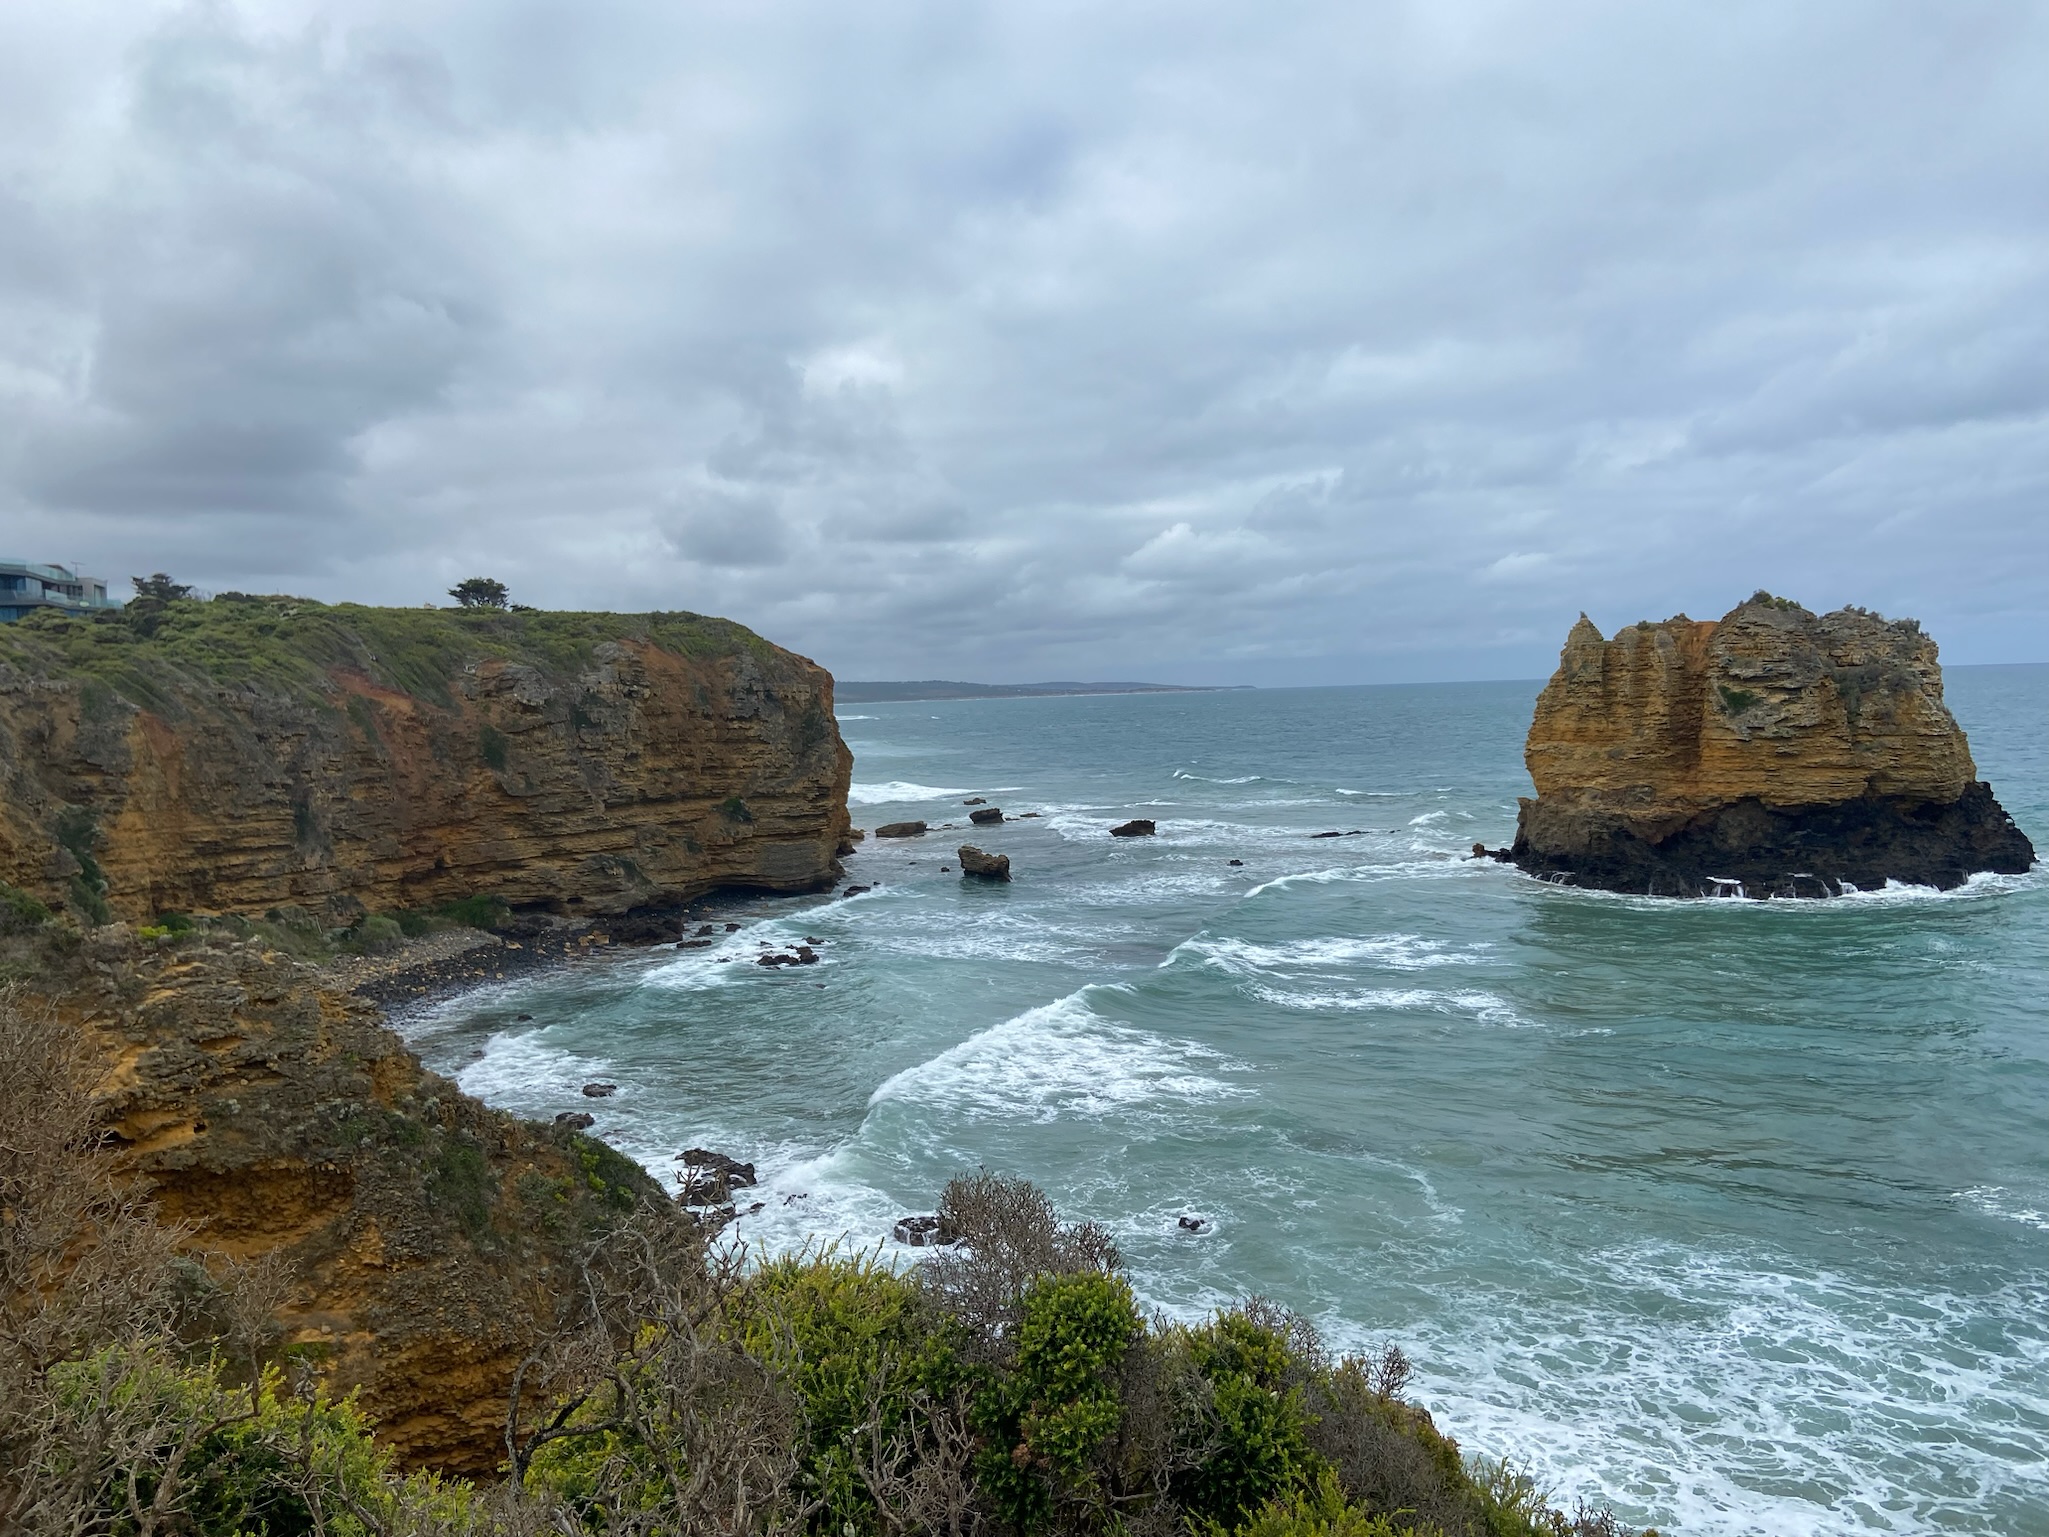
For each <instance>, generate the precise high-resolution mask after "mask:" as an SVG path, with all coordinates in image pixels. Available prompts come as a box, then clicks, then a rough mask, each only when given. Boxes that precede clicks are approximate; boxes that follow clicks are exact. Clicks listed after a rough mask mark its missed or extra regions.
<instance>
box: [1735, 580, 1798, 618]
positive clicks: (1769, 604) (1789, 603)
mask: <svg viewBox="0 0 2049 1537" xmlns="http://www.w3.org/2000/svg"><path fill="white" fill-rule="evenodd" d="M1743 601H1744V603H1745V604H1746V605H1749V604H1756V605H1757V606H1759V607H1761V608H1776V609H1780V610H1782V611H1784V612H1786V613H1789V614H1804V613H1806V612H1807V609H1806V606H1805V605H1804V604H1800V603H1795V602H1794V601H1793V600H1792V599H1791V598H1779V597H1774V596H1773V595H1772V594H1771V593H1768V592H1766V591H1765V590H1764V589H1763V588H1762V587H1760V588H1758V589H1757V591H1756V592H1753V593H1752V594H1751V595H1750V596H1749V597H1748V598H1746V599H1744V600H1743Z"/></svg>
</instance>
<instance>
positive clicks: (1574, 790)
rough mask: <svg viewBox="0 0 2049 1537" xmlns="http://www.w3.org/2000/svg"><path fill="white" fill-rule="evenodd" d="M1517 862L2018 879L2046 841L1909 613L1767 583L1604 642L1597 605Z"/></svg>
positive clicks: (1845, 882)
mask: <svg viewBox="0 0 2049 1537" xmlns="http://www.w3.org/2000/svg"><path fill="white" fill-rule="evenodd" d="M1523 761H1524V762H1525V763H1526V764H1527V765H1528V767H1529V771H1530V778H1531V779H1532V780H1533V781H1534V782H1535V784H1536V787H1537V795H1536V798H1535V799H1534V800H1529V799H1525V800H1524V801H1523V802H1522V811H1521V815H1520V816H1519V817H1518V818H1517V821H1516V837H1515V846H1514V848H1513V850H1512V851H1511V857H1512V858H1513V859H1514V861H1515V863H1516V864H1517V865H1518V866H1520V867H1521V868H1522V869H1524V870H1526V871H1528V872H1529V873H1530V874H1532V875H1538V876H1542V877H1545V878H1547V879H1551V880H1557V881H1563V882H1567V883H1570V884H1573V885H1579V886H1593V887H1599V888H1601V889H1604V890H1608V891H1625V892H1635V893H1641V894H1648V895H1652V896H1675V897H1677V896H1687V897H1691V896H1714V895H1737V894H1741V895H1745V896H1751V897H1772V896H1809V897H1819V896H1831V895H1837V894H1839V893H1841V892H1842V891H1843V890H1844V889H1845V888H1847V887H1855V888H1858V889H1870V888H1873V887H1877V886H1882V885H1883V884H1884V883H1885V882H1886V881H1888V880H1895V881H1903V882H1908V883H1911V884H1915V885H1927V886H1937V887H1942V888H1944V889H1947V888H1950V887H1954V886H1959V885H1961V884H1963V882H1964V881H1965V879H1966V878H1968V877H1969V876H1971V875H1972V874H1975V873H1977V872H1979V871H1995V872H1999V873H2002V874H2019V873H2021V872H2023V871H2025V870H2027V869H2028V867H2029V866H2030V865H2031V864H2033V863H2034V858H2035V850H2034V847H2033V845H2032V844H2030V843H2029V842H2028V839H2027V837H2026V836H2025V835H2024V834H2023V833H2022V832H2021V830H2020V829H2019V828H2018V827H2016V826H2015V825H2014V822H2013V819H2012V818H2011V817H2009V816H2008V815H2007V814H2006V811H2005V809H2004V808H2002V807H2001V806H2000V804H1999V802H1998V801H1996V800H1994V799H1993V796H1992V787H1991V786H1990V785H1988V784H1985V783H1984V782H1983V781H1981V780H1980V779H1979V778H1978V771H1977V767H1976V765H1975V764H1974V763H1973V762H1972V761H1971V749H1970V744H1969V743H1968V742H1966V741H1965V739H1964V733H1963V731H1962V730H1961V729H1960V728H1959V727H1958V726H1957V723H1956V721H1955V720H1954V719H1953V718H1952V717H1951V715H1950V713H1949V709H1948V707H1947V706H1945V705H1944V704H1943V702H1942V669H1941V667H1940V666H1939V665H1938V663H1937V661H1936V647H1935V642H1934V641H1933V640H1931V639H1930V638H1929V637H1928V636H1926V635H1924V634H1922V632H1921V627H1920V625H1919V623H1918V622H1916V621H1915V620H1912V619H1896V620H1887V619H1884V618H1882V617H1880V616H1879V615H1877V614H1874V613H1870V612H1867V611H1866V610H1864V609H1859V608H1844V609H1838V610H1836V611H1835V612H1834V613H1831V614H1823V615H1819V616H1817V615H1815V614H1812V613H1810V612H1809V611H1808V610H1806V609H1804V608H1802V607H1801V606H1800V605H1799V604H1797V603H1794V602H1790V601H1788V600H1787V599H1784V598H1775V597H1773V596H1771V595H1770V594H1769V593H1763V592H1760V593H1758V594H1757V595H1756V596H1755V597H1753V598H1751V599H1750V600H1749V601H1748V602H1745V603H1742V604H1739V605H1738V606H1737V607H1736V608H1734V609H1732V610H1731V611H1730V612H1729V613H1727V614H1725V615H1724V616H1723V617H1722V618H1721V619H1719V620H1702V621H1696V620H1692V619H1689V618H1687V617H1686V616H1685V615H1684V614H1681V615H1678V616H1677V617H1675V618H1672V619H1668V620H1666V621H1665V622H1664V623H1662V624H1650V623H1642V624H1633V625H1630V626H1628V627H1627V628H1626V629H1623V630H1620V631H1618V632H1617V633H1616V635H1615V638H1614V639H1613V640H1603V639H1602V638H1601V632H1600V631H1599V630H1598V629H1596V628H1595V627H1594V625H1593V624H1592V623H1591V622H1590V621H1589V620H1588V619H1587V617H1586V616H1585V615H1584V614H1582V615H1581V616H1580V620H1579V623H1578V624H1576V625H1574V626H1573V628H1572V633H1571V634H1570V635H1569V636H1567V637H1566V641H1565V650H1564V652H1563V654H1562V655H1561V656H1560V658H1559V662H1558V671H1557V672H1556V673H1554V674H1553V675H1552V677H1551V681H1550V683H1549V684H1548V685H1547V686H1546V687H1545V689H1544V692H1543V693H1542V694H1541V695H1539V696H1538V699H1537V708H1536V713H1535V716H1534V718H1533V719H1532V720H1531V722H1530V734H1529V739H1528V742H1527V743H1526V745H1525V747H1524V750H1523Z"/></svg>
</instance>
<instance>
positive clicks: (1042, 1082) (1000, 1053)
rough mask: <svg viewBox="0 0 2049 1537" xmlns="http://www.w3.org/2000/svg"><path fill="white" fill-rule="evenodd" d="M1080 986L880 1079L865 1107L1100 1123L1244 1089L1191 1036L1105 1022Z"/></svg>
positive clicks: (1227, 1063) (1225, 1064)
mask: <svg viewBox="0 0 2049 1537" xmlns="http://www.w3.org/2000/svg"><path fill="white" fill-rule="evenodd" d="M1096 991H1100V989H1097V988H1093V987H1085V988H1082V989H1081V990H1080V991H1078V992H1074V993H1070V994H1068V995H1067V996H1066V997H1065V998H1062V999H1060V1000H1058V1001H1057V1002H1054V1003H1049V1004H1044V1005H1042V1006H1040V1007H1039V1008H1036V1009H1028V1010H1026V1011H1025V1012H1024V1013H1022V1014H1020V1015H1018V1016H1017V1017H1016V1018H1014V1019H1008V1020H1005V1021H1004V1022H1003V1023H1002V1024H1000V1025H993V1026H991V1027H990V1028H989V1029H987V1030H984V1031H982V1032H981V1033H979V1034H977V1035H972V1036H969V1037H968V1038H967V1039H966V1040H965V1041H962V1042H961V1043H960V1044H959V1045H957V1046H953V1047H950V1048H949V1049H947V1050H946V1051H943V1052H941V1053H940V1054H939V1055H938V1056H936V1057H933V1058H931V1059H930V1060H928V1061H925V1062H920V1063H919V1064H918V1065H917V1066H916V1067H908V1068H905V1069H904V1070H903V1071H902V1072H900V1073H898V1074H896V1075H895V1076H894V1077H892V1078H890V1079H888V1080H887V1081H886V1082H884V1083H883V1084H882V1085H881V1086H880V1087H879V1088H877V1089H876V1090H875V1092H874V1093H873V1094H872V1095H870V1096H869V1099H868V1105H869V1108H870V1109H871V1110H873V1109H875V1108H877V1107H879V1106H882V1105H885V1104H888V1103H890V1102H892V1101H902V1102H910V1103H915V1104H919V1105H921V1106H925V1107H927V1113H930V1112H931V1111H944V1112H946V1113H949V1114H954V1115H964V1116H967V1117H968V1118H970V1119H974V1120H1016V1121H1031V1122H1041V1123H1043V1122H1049V1121H1057V1120H1061V1119H1083V1120H1098V1119H1101V1118H1103V1117H1104V1116H1108V1115H1112V1114H1121V1113H1127V1112H1129V1111H1130V1110H1131V1109H1132V1108H1133V1107H1135V1106H1138V1105H1141V1104H1144V1103H1146V1102H1148V1101H1153V1100H1178V1101H1180V1102H1182V1103H1184V1104H1199V1103H1203V1102H1206V1101H1213V1100H1219V1099H1224V1098H1227V1097H1230V1096H1232V1095H1236V1094H1244V1093H1248V1092H1250V1091H1249V1090H1247V1089H1244V1088H1241V1087H1239V1086H1237V1085H1234V1084H1229V1083H1226V1082H1224V1081H1223V1080H1222V1079H1220V1078H1218V1077H1216V1076H1214V1074H1215V1073H1217V1072H1219V1071H1230V1070H1232V1069H1233V1068H1240V1067H1242V1064H1237V1063H1233V1062H1232V1061H1231V1060H1230V1059H1229V1058H1226V1057H1225V1056H1223V1054H1222V1053H1220V1052H1216V1051H1212V1050H1210V1049H1209V1048H1208V1047H1205V1046H1200V1045H1197V1044H1196V1043H1195V1042H1193V1041H1174V1040H1169V1039H1167V1038H1166V1037H1164V1036H1159V1035H1154V1034H1152V1033H1150V1032H1149V1031H1144V1030H1134V1029H1132V1028H1130V1027H1129V1026H1126V1025H1118V1024H1113V1023H1111V1022H1110V1021H1108V1020H1106V1019H1103V1018H1102V1017H1101V1016H1100V1015H1098V1014H1097V1013H1096V1012H1095V1010H1093V1009H1092V1008H1090V1007H1089V1002H1088V995H1089V994H1090V993H1092V992H1096Z"/></svg>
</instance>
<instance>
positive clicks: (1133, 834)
mask: <svg viewBox="0 0 2049 1537" xmlns="http://www.w3.org/2000/svg"><path fill="white" fill-rule="evenodd" d="M1157 831H1159V829H1158V828H1156V827H1154V826H1153V824H1152V819H1151V818H1149V817H1133V818H1132V819H1131V820H1130V821H1129V822H1125V823H1123V824H1121V825H1120V826H1117V827H1113V828H1111V829H1110V836H1111V837H1113V838H1150V837H1152V835H1153V834H1154V833H1156V832H1157Z"/></svg>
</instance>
